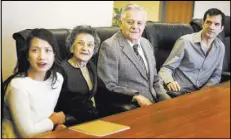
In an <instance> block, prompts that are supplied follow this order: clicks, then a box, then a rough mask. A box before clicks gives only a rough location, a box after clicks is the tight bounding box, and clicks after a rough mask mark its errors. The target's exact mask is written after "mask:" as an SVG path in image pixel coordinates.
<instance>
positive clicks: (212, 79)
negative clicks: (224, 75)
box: [159, 8, 225, 95]
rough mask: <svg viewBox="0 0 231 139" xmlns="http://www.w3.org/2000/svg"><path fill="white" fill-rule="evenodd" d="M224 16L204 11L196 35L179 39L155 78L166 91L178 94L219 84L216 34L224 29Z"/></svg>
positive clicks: (220, 56) (220, 57)
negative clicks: (160, 79)
mask: <svg viewBox="0 0 231 139" xmlns="http://www.w3.org/2000/svg"><path fill="white" fill-rule="evenodd" d="M224 18H225V15H224V13H222V12H221V11H220V10H218V9H215V8H212V9H209V10H207V11H206V12H205V14H204V18H203V23H202V26H203V29H202V30H201V31H200V32H197V33H193V34H188V35H184V36H182V37H180V38H179V39H178V40H177V41H176V43H175V45H174V47H173V49H172V52H171V53H170V55H169V57H168V59H167V60H166V61H165V63H164V64H163V66H162V68H161V69H160V72H159V75H160V77H161V78H162V79H163V81H164V84H165V85H166V88H167V89H168V90H170V92H171V91H173V92H174V91H178V93H179V94H178V95H182V94H184V93H189V92H192V91H195V90H198V89H200V88H202V87H207V86H211V85H214V84H217V83H219V81H220V79H221V72H222V64H223V58H224V53H225V47H224V44H223V43H222V42H221V40H219V39H218V38H217V35H218V34H219V33H220V32H221V31H222V30H223V28H224Z"/></svg>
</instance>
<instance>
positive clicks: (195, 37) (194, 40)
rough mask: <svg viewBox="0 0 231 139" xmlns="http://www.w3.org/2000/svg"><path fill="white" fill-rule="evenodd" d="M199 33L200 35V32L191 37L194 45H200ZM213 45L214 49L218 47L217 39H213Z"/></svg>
mask: <svg viewBox="0 0 231 139" xmlns="http://www.w3.org/2000/svg"><path fill="white" fill-rule="evenodd" d="M201 33H202V30H201V31H199V32H196V33H195V34H194V36H193V42H194V43H201ZM213 44H214V45H215V47H218V42H217V37H215V39H214V40H213V42H212V45H213Z"/></svg>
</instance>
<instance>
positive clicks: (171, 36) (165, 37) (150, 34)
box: [145, 22, 193, 71]
mask: <svg viewBox="0 0 231 139" xmlns="http://www.w3.org/2000/svg"><path fill="white" fill-rule="evenodd" d="M145 33H146V35H147V39H148V40H149V41H150V42H151V44H152V46H153V47H154V52H155V57H156V68H157V71H159V69H160V67H161V66H162V65H163V63H164V62H165V60H166V59H167V58H168V56H169V54H170V52H171V50H172V48H173V46H174V44H175V42H176V40H177V39H178V38H180V37H181V36H183V35H185V34H191V33H193V29H192V27H191V26H190V25H188V24H180V23H174V24H173V23H171V24H170V23H154V22H148V23H147V25H146V28H145Z"/></svg>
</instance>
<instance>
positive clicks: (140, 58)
mask: <svg viewBox="0 0 231 139" xmlns="http://www.w3.org/2000/svg"><path fill="white" fill-rule="evenodd" d="M138 46H139V45H138V44H135V45H133V49H134V52H135V53H136V55H137V57H138V58H139V61H140V62H141V64H142V66H143V67H144V69H145V70H147V69H146V67H145V64H144V60H143V58H142V57H141V55H140V54H139V52H138Z"/></svg>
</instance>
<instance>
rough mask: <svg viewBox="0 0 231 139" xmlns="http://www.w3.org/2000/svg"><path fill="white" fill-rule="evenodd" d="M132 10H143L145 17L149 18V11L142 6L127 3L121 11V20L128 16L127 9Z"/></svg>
mask: <svg viewBox="0 0 231 139" xmlns="http://www.w3.org/2000/svg"><path fill="white" fill-rule="evenodd" d="M130 10H137V11H142V12H144V15H145V17H146V18H147V12H146V11H145V10H144V9H143V8H142V7H140V6H139V5H136V4H127V5H125V6H124V7H123V9H122V11H121V14H120V20H123V19H124V18H125V16H126V11H130Z"/></svg>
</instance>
